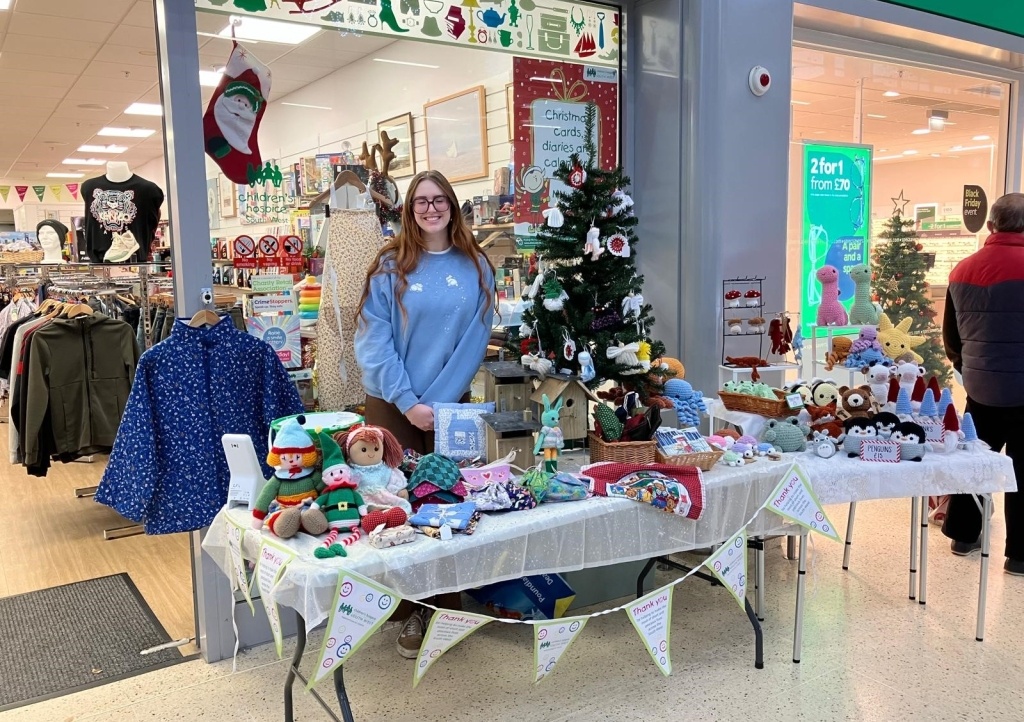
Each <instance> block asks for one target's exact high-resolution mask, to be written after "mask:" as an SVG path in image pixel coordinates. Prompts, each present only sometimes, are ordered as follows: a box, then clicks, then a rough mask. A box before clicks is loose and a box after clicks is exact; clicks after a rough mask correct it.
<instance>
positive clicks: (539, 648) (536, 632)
mask: <svg viewBox="0 0 1024 722" xmlns="http://www.w3.org/2000/svg"><path fill="white" fill-rule="evenodd" d="M589 619H590V617H567V618H565V619H555V620H552V621H550V622H538V623H536V624H534V625H533V666H534V668H535V669H536V670H537V676H536V678H535V679H534V680H533V681H534V683H537V682H540V681H541V680H542V679H544V678H545V677H546V676H548V675H549V674H551V671H552V670H553V669H554V668H555V665H556V664H557V663H558V660H559V659H561V658H562V655H563V654H565V650H567V649H568V648H569V645H570V644H572V643H573V641H574V640H575V639H576V637H577V636H579V633H580V632H582V631H583V627H585V626H586V624H587V622H588V621H589Z"/></svg>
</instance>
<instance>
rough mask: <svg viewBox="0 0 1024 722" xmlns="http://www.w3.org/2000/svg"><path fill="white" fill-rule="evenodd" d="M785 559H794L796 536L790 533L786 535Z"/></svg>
mask: <svg viewBox="0 0 1024 722" xmlns="http://www.w3.org/2000/svg"><path fill="white" fill-rule="evenodd" d="M786 559H789V560H790V561H793V560H794V559H796V537H795V536H793V535H792V534H790V535H789V536H787V537H786Z"/></svg>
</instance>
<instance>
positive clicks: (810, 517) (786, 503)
mask: <svg viewBox="0 0 1024 722" xmlns="http://www.w3.org/2000/svg"><path fill="white" fill-rule="evenodd" d="M765 508H767V509H769V510H770V511H773V512H775V513H776V514H778V515H779V516H781V517H783V518H784V519H789V520H790V521H794V522H796V523H797V524H799V525H800V526H802V527H806V528H807V529H810V530H811V531H816V532H818V533H819V534H823V535H824V536H827V537H828V538H829V539H833V540H835V541H839V535H838V534H836V530H835V527H834V526H832V522H831V521H829V519H828V517H827V516H826V515H825V510H824V509H823V508H822V506H821V502H819V501H818V497H817V496H816V495H815V493H814V490H813V489H812V488H811V484H810V482H808V481H807V476H806V475H805V474H804V472H803V469H801V468H800V467H799V466H797V465H796V464H793V466H791V467H790V469H789V471H788V472H786V475H785V476H783V477H782V480H781V481H780V482H779V484H778V486H776V487H775V491H773V492H772V494H771V496H769V497H768V501H767V502H765Z"/></svg>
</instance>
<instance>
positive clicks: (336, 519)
mask: <svg viewBox="0 0 1024 722" xmlns="http://www.w3.org/2000/svg"><path fill="white" fill-rule="evenodd" d="M319 437H320V451H321V452H322V453H323V456H324V470H323V481H324V484H325V488H324V490H323V492H321V494H320V496H318V497H317V499H316V501H314V502H313V508H315V509H317V508H318V509H320V511H322V512H323V513H324V515H325V516H326V517H327V525H328V526H329V527H330V529H331V530H330V532H328V534H327V538H326V539H324V541H323V544H321V545H320V546H318V547H317V548H316V550H315V551H314V552H313V555H314V556H315V557H316V558H317V559H329V558H330V557H345V556H348V552H346V551H345V547H347V546H349V545H351V544H354V543H355V542H356V541H358V539H359V537H361V536H362V530H361V529H360V527H359V520H360V519H361V518H362V517H363V516H365V515H366V504H365V503H364V502H363V497H361V496H360V495H359V492H358V491H356V480H355V478H354V477H353V475H352V469H351V468H350V467H349V465H348V464H346V463H345V457H344V456H343V455H342V453H341V447H340V446H338V444H337V443H336V442H335V441H334V439H333V438H331V436H330V435H329V434H324V433H321V434H319ZM343 531H346V532H349V533H348V534H347V535H345V536H344V537H343V538H342V539H340V540H339V539H338V536H339V535H340V534H341V532H343Z"/></svg>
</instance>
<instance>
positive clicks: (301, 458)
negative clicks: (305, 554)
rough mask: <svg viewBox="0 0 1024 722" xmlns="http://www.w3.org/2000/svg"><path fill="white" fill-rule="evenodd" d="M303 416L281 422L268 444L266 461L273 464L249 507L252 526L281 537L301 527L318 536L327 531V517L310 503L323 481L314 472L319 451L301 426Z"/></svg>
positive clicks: (297, 530)
mask: <svg viewBox="0 0 1024 722" xmlns="http://www.w3.org/2000/svg"><path fill="white" fill-rule="evenodd" d="M305 421H306V419H305V417H304V416H297V417H295V418H293V419H287V420H286V421H284V422H283V423H282V424H281V428H280V429H278V431H277V436H275V437H274V440H273V442H272V443H271V445H270V452H269V453H268V454H267V464H268V465H270V466H272V467H274V475H273V476H271V477H270V478H269V479H268V480H267V483H266V485H265V486H264V487H263V490H262V491H261V492H260V493H259V496H257V497H256V504H255V506H254V508H253V510H252V527H253V529H261V528H263V524H264V523H266V525H267V529H269V530H270V532H271V533H272V534H274V535H276V536H279V537H280V538H282V539H290V538H291V537H293V536H295V535H296V534H298V532H299V529H302V530H303V531H304V532H306V533H307V534H312V535H313V536H319V535H320V534H323V533H324V532H325V531H327V519H326V518H325V517H324V514H323V512H322V511H320V510H319V509H317V508H314V507H313V502H314V501H315V500H316V498H317V496H319V495H320V490H321V489H322V488H323V483H322V481H321V479H320V475H319V474H317V473H316V464H317V460H318V459H319V454H318V452H317V450H316V447H315V446H314V445H313V440H312V439H311V438H310V437H309V434H308V433H306V430H305V429H303V428H302V424H303V423H305Z"/></svg>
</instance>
